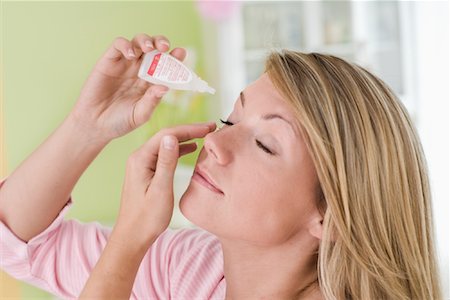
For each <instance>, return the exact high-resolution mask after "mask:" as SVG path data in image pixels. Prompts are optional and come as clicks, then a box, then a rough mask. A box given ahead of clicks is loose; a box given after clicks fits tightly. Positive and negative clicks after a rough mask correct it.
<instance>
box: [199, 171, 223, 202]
mask: <svg viewBox="0 0 450 300" xmlns="http://www.w3.org/2000/svg"><path fill="white" fill-rule="evenodd" d="M192 179H193V180H195V181H197V182H198V183H200V184H201V185H203V186H204V187H206V188H208V189H209V190H211V191H213V192H215V193H218V194H221V195H223V194H224V193H223V192H222V191H221V190H220V189H219V188H218V187H217V185H216V184H215V183H214V181H213V180H212V179H211V177H210V176H209V175H208V174H207V173H206V172H204V171H203V170H201V169H200V168H198V167H197V168H195V170H194V174H193V175H192Z"/></svg>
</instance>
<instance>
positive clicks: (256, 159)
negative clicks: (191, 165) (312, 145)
mask: <svg viewBox="0 0 450 300" xmlns="http://www.w3.org/2000/svg"><path fill="white" fill-rule="evenodd" d="M227 121H228V122H231V123H232V124H234V125H224V126H223V127H222V128H221V129H219V130H217V131H215V132H212V133H210V134H208V135H207V136H206V137H205V140H204V147H203V149H202V150H201V152H200V155H199V157H198V160H197V165H196V170H195V171H194V175H193V177H192V179H191V182H190V184H189V186H188V188H187V190H186V192H185V193H184V195H183V197H182V198H181V202H180V208H181V211H182V212H183V214H184V215H185V216H186V217H187V218H188V219H189V220H190V221H191V222H193V223H194V224H196V225H198V226H199V227H202V228H204V229H205V230H208V231H210V232H211V233H213V234H215V235H217V236H219V237H223V238H227V239H238V240H245V241H249V242H252V243H257V244H264V245H269V244H270V245H273V244H279V243H282V242H285V241H287V240H288V239H290V238H291V237H293V236H294V235H297V234H299V233H302V232H305V230H307V229H308V226H309V225H308V224H309V223H310V222H311V221H312V218H313V217H314V216H317V214H318V210H317V207H316V190H317V189H316V187H317V176H316V172H315V169H314V166H313V163H312V160H311V158H310V156H309V154H308V152H307V149H306V146H305V144H304V142H303V139H302V136H301V134H300V131H299V129H298V128H297V127H296V126H295V125H294V124H295V116H294V114H293V111H292V109H291V108H290V106H289V105H288V104H287V103H285V102H284V101H283V100H282V98H281V96H280V95H279V94H278V92H277V91H276V89H275V87H274V86H273V85H272V82H271V80H270V78H269V77H268V75H267V74H263V75H262V76H261V77H260V78H259V79H258V80H256V81H255V82H254V83H252V84H251V85H249V86H248V87H247V88H246V89H245V90H244V91H243V93H241V95H240V97H239V98H238V100H237V101H236V103H235V106H234V110H233V112H232V113H231V115H230V116H229V117H228V119H227ZM208 182H209V183H208ZM211 184H212V185H213V186H215V187H213V186H211Z"/></svg>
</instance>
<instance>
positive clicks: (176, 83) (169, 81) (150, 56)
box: [138, 50, 216, 94]
mask: <svg viewBox="0 0 450 300" xmlns="http://www.w3.org/2000/svg"><path fill="white" fill-rule="evenodd" d="M138 76H139V78H141V79H143V80H146V81H148V82H151V83H154V84H160V85H165V86H167V87H168V88H170V89H174V90H189V91H197V92H202V93H203V92H207V93H210V94H214V93H215V92H216V90H215V89H213V88H211V87H209V86H208V83H207V82H206V81H204V80H202V79H200V77H198V76H197V75H196V74H195V73H194V72H193V71H191V70H190V69H189V68H188V67H186V66H185V65H184V64H183V63H182V62H181V61H179V60H178V59H176V58H175V57H173V56H172V55H170V54H168V53H165V52H159V51H158V50H153V51H151V52H148V53H146V54H145V55H144V59H143V60H142V64H141V67H140V68H139V73H138Z"/></svg>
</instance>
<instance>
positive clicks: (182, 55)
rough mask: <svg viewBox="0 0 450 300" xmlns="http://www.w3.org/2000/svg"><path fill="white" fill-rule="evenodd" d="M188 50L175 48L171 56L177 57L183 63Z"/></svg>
mask: <svg viewBox="0 0 450 300" xmlns="http://www.w3.org/2000/svg"><path fill="white" fill-rule="evenodd" d="M186 54H187V52H186V49H184V48H174V49H173V50H172V51H170V55H172V56H173V57H176V58H177V59H178V60H179V61H183V60H184V59H185V58H186Z"/></svg>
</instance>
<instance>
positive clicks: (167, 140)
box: [163, 135, 175, 150]
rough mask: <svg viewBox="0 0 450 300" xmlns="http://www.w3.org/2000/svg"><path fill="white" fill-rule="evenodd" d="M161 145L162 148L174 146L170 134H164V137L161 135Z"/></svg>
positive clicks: (170, 148)
mask: <svg viewBox="0 0 450 300" xmlns="http://www.w3.org/2000/svg"><path fill="white" fill-rule="evenodd" d="M163 145H164V148H166V149H168V150H172V149H173V148H175V140H174V139H173V138H172V137H171V136H168V135H166V136H165V137H163Z"/></svg>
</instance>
